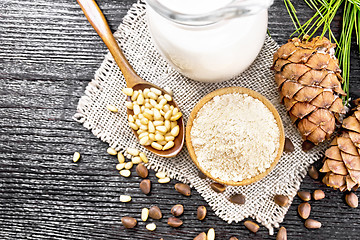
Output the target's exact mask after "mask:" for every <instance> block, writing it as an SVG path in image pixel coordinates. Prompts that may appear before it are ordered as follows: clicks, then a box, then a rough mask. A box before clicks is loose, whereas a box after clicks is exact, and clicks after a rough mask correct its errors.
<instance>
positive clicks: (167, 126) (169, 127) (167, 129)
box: [164, 120, 171, 131]
mask: <svg viewBox="0 0 360 240" xmlns="http://www.w3.org/2000/svg"><path fill="white" fill-rule="evenodd" d="M164 125H165V127H166V131H169V130H170V129H171V123H170V121H169V120H165V124H164Z"/></svg>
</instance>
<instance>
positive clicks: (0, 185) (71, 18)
mask: <svg viewBox="0 0 360 240" xmlns="http://www.w3.org/2000/svg"><path fill="white" fill-rule="evenodd" d="M134 2H135V0H124V1H116V0H98V4H99V5H100V7H101V9H102V10H103V12H104V14H105V16H106V17H107V19H108V21H109V24H110V26H111V28H112V30H113V31H115V30H116V28H117V26H118V25H119V24H120V22H121V19H122V18H123V17H124V15H125V14H126V12H127V10H128V9H129V8H130V6H131V5H132V3H134ZM294 2H296V3H295V6H296V7H297V8H298V12H299V16H300V20H301V21H305V20H306V19H307V18H308V17H309V16H311V14H312V11H311V10H309V9H308V8H307V7H306V6H305V4H304V3H303V1H294ZM340 24H341V15H339V16H337V18H336V24H335V25H334V28H335V29H338V28H339V26H340ZM269 31H270V33H271V36H272V37H273V38H274V39H275V40H276V41H278V42H279V43H280V44H283V43H285V42H286V40H287V38H288V37H289V36H290V34H291V33H292V31H293V26H292V23H291V21H290V18H289V17H288V15H287V13H286V9H285V7H284V5H283V2H282V1H280V0H276V1H275V4H274V5H273V6H272V7H271V8H270V11H269ZM336 32H338V31H336ZM354 40H355V39H354ZM105 53H106V48H105V46H104V44H103V43H102V41H101V40H100V38H99V37H98V36H97V35H96V33H95V32H94V30H93V29H92V28H91V26H90V24H89V23H88V22H87V20H86V19H85V17H84V15H83V13H82V12H81V10H80V7H79V6H78V5H77V3H76V1H75V0H57V1H48V0H0V239H4V240H5V239H160V238H161V237H162V238H164V239H192V238H194V237H195V236H196V235H197V234H199V233H200V232H202V231H207V229H208V228H210V227H214V228H215V230H216V234H217V239H229V238H230V237H231V236H237V237H238V238H239V239H275V236H269V235H268V231H267V229H266V228H265V227H261V229H260V231H259V232H258V233H256V234H253V233H249V231H248V230H246V229H245V227H244V226H243V222H241V223H237V224H234V223H233V224H231V225H229V224H227V223H226V222H224V221H222V220H220V219H219V218H218V217H216V216H215V215H214V213H213V212H212V211H211V210H210V209H209V207H208V206H207V204H206V203H205V201H204V200H203V199H202V198H201V197H200V195H199V194H198V193H197V192H195V191H193V193H192V196H191V197H184V196H181V195H179V194H178V193H177V192H176V191H175V190H174V184H175V183H176V181H174V180H172V181H171V183H170V184H165V185H160V184H158V183H157V182H156V179H155V177H154V173H153V172H151V174H150V179H151V180H152V182H153V190H152V193H151V195H150V196H147V197H146V196H145V195H143V194H142V193H141V191H140V189H139V188H138V184H139V182H140V179H139V178H138V177H137V176H135V175H136V174H134V176H132V177H131V178H128V179H124V178H123V177H121V176H120V175H119V174H118V172H117V171H116V169H115V164H116V161H117V160H116V159H115V158H113V157H111V156H109V155H108V154H107V153H106V148H107V145H106V144H105V143H103V142H101V141H100V140H98V139H97V138H95V137H94V136H93V135H92V134H91V132H89V131H87V130H86V129H85V128H84V127H82V126H81V125H80V124H78V123H76V122H74V121H73V120H72V115H73V114H74V113H75V110H76V106H77V103H78V100H79V98H80V97H81V96H82V95H83V92H84V89H85V86H86V85H87V84H88V82H89V81H90V80H91V79H92V77H93V74H94V72H95V70H96V69H97V68H98V67H99V66H100V64H101V62H102V60H103V57H104V54H105ZM351 59H352V62H351V64H352V72H351V76H352V77H351V96H352V97H353V98H356V97H360V90H359V89H360V77H359V76H360V67H359V65H360V64H359V63H360V60H359V54H358V51H357V49H356V47H355V45H354V47H353V50H352V57H351ZM74 151H80V152H81V153H82V156H83V157H82V159H81V161H80V162H79V163H73V162H72V154H73V152H74ZM319 164H320V162H318V164H317V165H319ZM301 189H303V190H310V191H313V190H314V189H323V190H324V191H325V193H326V198H325V199H324V200H321V201H317V202H314V201H311V205H312V212H311V218H314V219H317V220H319V221H321V222H322V224H323V227H322V228H321V229H318V230H311V231H310V230H307V229H306V228H305V227H304V226H303V222H304V221H302V220H301V219H300V218H299V217H298V216H297V212H296V208H297V205H298V204H299V203H300V200H299V199H298V198H295V200H294V203H293V205H292V206H291V208H290V210H289V212H288V214H287V215H286V218H285V220H284V223H283V224H282V225H283V226H285V227H286V228H287V230H288V236H289V239H360V237H358V235H359V234H358V231H359V230H358V229H359V227H360V215H359V213H360V210H359V209H351V208H350V207H348V206H347V205H346V204H345V202H344V197H343V194H342V193H339V192H335V191H332V190H330V189H328V188H326V187H325V186H324V185H323V184H321V183H320V182H319V181H314V180H311V179H310V178H309V177H308V176H307V177H306V178H305V180H304V182H303V184H302V185H301ZM124 193H127V194H130V195H131V196H132V197H133V201H132V202H131V203H126V204H124V203H120V202H119V195H120V194H124ZM178 203H180V204H183V205H184V206H185V213H184V215H183V216H182V217H181V219H182V220H183V221H184V225H183V226H182V227H180V228H178V229H172V228H170V227H169V226H168V225H167V223H166V221H167V218H168V217H169V216H170V208H171V206H172V205H174V204H178ZM152 205H158V206H159V207H160V208H161V209H162V210H163V214H164V218H163V219H162V220H160V221H155V222H156V224H157V226H158V228H157V230H156V231H155V232H149V231H147V230H146V229H145V224H144V223H142V222H139V224H138V226H137V227H136V228H135V229H133V230H126V229H124V227H123V226H122V225H121V223H120V219H121V217H122V216H125V215H129V216H134V217H136V218H137V219H139V216H140V211H141V208H143V207H150V206H152ZM199 205H205V206H207V208H208V209H209V211H208V216H207V217H206V219H205V220H204V221H201V222H200V221H198V220H196V209H197V206H199Z"/></svg>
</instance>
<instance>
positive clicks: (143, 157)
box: [139, 152, 149, 163]
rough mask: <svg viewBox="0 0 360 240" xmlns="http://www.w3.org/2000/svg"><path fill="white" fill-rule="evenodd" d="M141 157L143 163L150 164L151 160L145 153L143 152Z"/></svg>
mask: <svg viewBox="0 0 360 240" xmlns="http://www.w3.org/2000/svg"><path fill="white" fill-rule="evenodd" d="M139 156H140V159H141V161H143V162H144V163H148V162H149V160H148V159H147V157H146V155H145V153H143V152H141V153H140V154H139Z"/></svg>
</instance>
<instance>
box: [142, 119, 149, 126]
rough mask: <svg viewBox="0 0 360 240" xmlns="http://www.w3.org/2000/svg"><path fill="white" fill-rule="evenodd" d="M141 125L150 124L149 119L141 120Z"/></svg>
mask: <svg viewBox="0 0 360 240" xmlns="http://www.w3.org/2000/svg"><path fill="white" fill-rule="evenodd" d="M140 122H141V124H144V125H147V124H148V123H149V120H148V119H147V118H142V119H140Z"/></svg>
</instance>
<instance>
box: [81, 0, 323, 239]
mask: <svg viewBox="0 0 360 240" xmlns="http://www.w3.org/2000/svg"><path fill="white" fill-rule="evenodd" d="M145 13H146V10H145V4H144V2H142V1H140V2H139V3H137V4H134V5H133V7H132V8H131V9H130V10H129V12H128V14H127V15H126V16H125V18H124V19H123V23H122V24H121V25H120V26H119V28H118V30H117V31H116V32H115V33H114V35H115V37H116V39H117V40H118V42H119V44H120V46H121V48H122V49H123V51H124V53H125V55H126V57H127V59H128V60H129V62H130V63H131V65H132V66H133V67H134V69H135V71H136V72H137V73H138V74H139V75H140V76H141V77H142V78H144V79H145V80H147V81H149V82H152V83H154V84H156V85H158V86H160V87H162V88H163V87H166V86H167V87H170V88H171V89H172V90H173V92H174V98H175V100H176V102H177V103H178V105H179V107H180V109H181V111H182V113H183V115H184V119H185V121H186V120H187V118H188V116H189V114H190V112H191V110H192V109H193V107H194V106H195V104H196V103H197V102H198V101H199V100H200V99H201V98H202V97H203V96H205V95H206V94H208V93H210V92H212V91H214V90H216V89H219V88H223V87H230V86H241V87H247V88H250V89H252V90H255V91H257V92H259V93H261V94H263V95H264V96H265V97H267V98H268V99H269V100H270V101H271V102H272V103H273V104H274V106H275V107H276V108H277V110H278V111H279V114H280V116H281V117H282V120H283V123H284V127H285V135H286V136H287V137H288V138H290V139H291V141H292V142H293V143H294V145H295V151H294V152H292V153H284V154H283V156H282V158H281V159H280V161H279V163H278V164H277V166H276V167H275V169H274V170H272V171H271V172H270V174H269V175H268V176H266V177H265V178H263V179H262V180H260V181H258V182H256V183H253V184H251V185H248V186H242V187H230V186H229V187H227V189H226V191H225V192H224V193H220V194H219V193H216V192H214V191H213V190H212V189H211V188H210V183H211V180H209V179H205V180H204V179H200V178H199V176H198V170H197V168H196V166H195V165H194V164H193V163H192V161H191V159H190V157H189V154H188V151H187V149H186V147H184V148H183V150H182V151H181V153H180V154H179V155H178V156H177V157H175V158H171V159H165V158H161V157H158V156H155V155H154V154H152V153H150V152H148V151H147V150H146V149H144V148H143V147H141V146H140V144H138V143H137V140H136V139H135V137H134V135H133V133H132V131H131V129H130V127H129V126H128V124H127V119H126V111H125V106H124V101H125V97H124V95H123V94H122V93H121V89H122V88H124V87H125V80H124V79H123V76H122V74H121V72H120V70H119V68H118V66H117V65H116V63H115V62H114V60H113V58H112V56H111V55H110V54H109V53H108V54H107V55H106V56H105V59H104V61H103V63H102V65H101V67H100V68H99V69H98V70H97V71H96V73H95V78H94V79H93V80H92V81H91V82H90V83H89V85H88V86H87V87H86V90H85V95H84V96H83V97H82V98H81V99H80V101H79V105H78V109H77V113H76V114H75V116H74V118H75V119H76V120H77V121H78V122H80V123H82V124H83V125H84V127H86V128H87V129H89V130H91V131H92V133H93V134H94V135H95V136H97V137H99V138H100V139H101V140H102V141H105V142H107V143H109V145H110V146H111V147H114V148H115V149H117V150H120V151H124V150H125V149H126V148H127V147H135V148H138V149H141V150H142V151H144V152H146V154H147V156H148V158H149V164H148V167H149V168H152V169H155V170H156V171H158V170H161V171H165V172H166V173H167V174H168V175H169V176H170V177H171V178H173V179H177V180H179V181H181V182H185V183H188V184H190V185H191V186H192V187H194V188H195V189H196V190H197V191H198V192H199V193H200V194H201V196H202V197H203V198H204V199H205V200H206V201H207V202H208V204H209V205H210V206H211V208H212V209H213V210H214V212H215V213H216V215H217V216H219V217H220V218H221V219H223V220H225V221H227V222H229V223H231V222H233V221H235V222H238V221H241V220H243V219H244V218H247V217H252V218H254V219H255V220H256V221H258V222H259V223H261V224H263V225H264V226H266V227H267V228H268V229H269V231H270V234H272V233H273V227H279V223H281V222H282V221H283V219H284V216H285V214H286V212H287V210H288V208H289V207H280V206H278V205H276V204H275V203H274V201H273V197H274V195H275V194H283V195H287V196H289V198H290V202H292V200H293V197H294V196H295V195H296V192H297V190H298V189H299V187H300V183H301V181H302V179H303V178H304V176H305V175H306V173H307V169H308V167H309V165H310V164H312V163H313V162H314V161H316V160H318V159H319V158H320V153H321V150H322V149H320V147H317V148H315V149H313V150H312V151H311V152H310V153H304V152H303V151H302V150H301V137H300V135H299V133H298V132H297V130H296V128H295V127H294V126H293V125H292V124H291V122H290V120H289V117H288V115H287V113H286V111H285V108H284V106H282V105H281V104H280V101H279V94H278V91H277V87H276V84H275V81H274V76H273V73H272V72H271V71H270V65H271V64H272V56H273V53H274V52H275V51H276V50H277V48H278V45H277V43H276V42H275V41H274V40H272V39H271V38H270V37H267V38H266V40H265V44H264V47H263V49H262V50H261V52H260V54H259V56H258V57H257V59H256V60H255V62H254V63H253V64H252V65H251V67H250V68H249V69H248V70H246V71H245V72H244V73H242V74H241V75H240V76H238V77H235V78H234V79H232V80H229V81H226V82H223V83H215V84H208V83H200V82H196V81H193V80H190V79H187V78H186V77H184V76H182V75H180V74H179V73H178V72H176V71H175V70H174V69H173V68H171V67H170V65H169V64H168V63H167V62H166V61H165V60H164V59H163V58H162V57H161V56H160V55H159V53H158V51H157V50H156V49H155V47H154V45H153V44H152V40H151V37H150V35H149V32H148V28H147V23H146V17H145ZM108 104H111V105H114V106H116V107H118V109H120V111H119V113H117V114H114V113H112V112H110V111H109V110H107V109H106V105H108ZM235 193H242V194H243V195H245V196H246V203H245V204H244V205H236V204H233V203H230V202H229V200H228V198H229V197H230V196H231V195H232V194H235Z"/></svg>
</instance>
